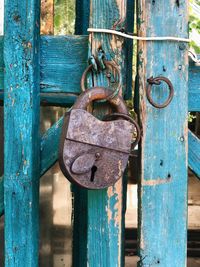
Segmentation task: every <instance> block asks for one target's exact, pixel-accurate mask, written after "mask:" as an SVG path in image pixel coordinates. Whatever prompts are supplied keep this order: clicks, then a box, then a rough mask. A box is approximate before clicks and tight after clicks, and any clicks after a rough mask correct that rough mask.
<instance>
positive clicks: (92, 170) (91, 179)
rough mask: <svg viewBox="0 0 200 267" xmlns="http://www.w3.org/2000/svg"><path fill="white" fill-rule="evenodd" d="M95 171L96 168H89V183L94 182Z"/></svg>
mask: <svg viewBox="0 0 200 267" xmlns="http://www.w3.org/2000/svg"><path fill="white" fill-rule="evenodd" d="M96 171H97V166H95V165H94V166H92V168H91V177H90V181H91V182H94V176H95V173H96Z"/></svg>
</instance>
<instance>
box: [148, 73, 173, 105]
mask: <svg viewBox="0 0 200 267" xmlns="http://www.w3.org/2000/svg"><path fill="white" fill-rule="evenodd" d="M160 81H164V82H165V83H166V84H167V85H168V87H169V96H168V98H167V100H166V101H165V102H164V103H163V104H157V103H155V102H154V100H153V98H152V97H151V90H152V85H153V84H155V85H159V84H160ZM147 82H148V83H149V85H148V87H147V90H146V95H147V99H148V101H149V103H150V104H151V105H152V106H154V107H155V108H160V109H161V108H165V107H167V106H168V105H169V103H170V102H171V101H172V99H173V96H174V88H173V85H172V83H171V81H170V80H169V79H168V78H166V77H162V76H161V77H156V78H153V77H151V78H149V79H147Z"/></svg>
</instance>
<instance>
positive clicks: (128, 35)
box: [87, 28, 190, 43]
mask: <svg viewBox="0 0 200 267" xmlns="http://www.w3.org/2000/svg"><path fill="white" fill-rule="evenodd" d="M87 31H88V32H90V33H92V32H94V33H109V34H114V35H118V36H121V37H125V38H128V39H132V40H140V41H177V42H185V43H189V42H190V39H188V38H179V37H172V36H164V37H140V36H134V35H130V34H127V33H124V32H120V31H116V30H110V29H95V28H88V29H87Z"/></svg>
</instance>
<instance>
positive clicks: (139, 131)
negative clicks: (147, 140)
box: [103, 113, 141, 154]
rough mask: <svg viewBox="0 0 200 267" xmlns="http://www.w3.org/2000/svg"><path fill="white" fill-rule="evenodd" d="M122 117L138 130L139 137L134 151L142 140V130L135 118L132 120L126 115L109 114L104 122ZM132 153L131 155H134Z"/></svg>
mask: <svg viewBox="0 0 200 267" xmlns="http://www.w3.org/2000/svg"><path fill="white" fill-rule="evenodd" d="M120 117H121V118H123V119H125V120H127V121H130V122H131V123H132V124H133V125H134V126H135V128H136V132H137V137H136V140H135V142H134V143H133V144H132V146H131V150H132V151H133V149H134V148H135V147H136V146H137V145H138V143H139V141H140V138H141V130H140V127H139V125H138V123H137V122H136V121H135V120H134V119H133V118H131V117H130V116H129V115H127V114H124V113H111V114H107V115H105V116H104V117H103V121H109V120H113V119H115V118H120ZM132 151H131V153H130V154H132Z"/></svg>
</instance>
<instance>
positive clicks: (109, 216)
mask: <svg viewBox="0 0 200 267" xmlns="http://www.w3.org/2000/svg"><path fill="white" fill-rule="evenodd" d="M126 6H127V1H125V0H122V1H115V0H107V1H100V0H92V1H91V5H90V7H91V8H90V27H91V28H93V27H94V28H107V29H111V28H113V26H117V28H123V27H124V26H125V23H126ZM123 45H124V39H123V38H118V37H116V36H113V35H106V34H92V35H91V36H90V46H89V51H90V53H92V54H94V55H95V54H96V53H97V51H98V48H100V47H102V49H103V50H104V51H105V53H106V58H107V59H108V60H112V61H114V62H115V64H118V65H119V67H120V69H121V74H122V77H123V89H125V88H126V84H125V80H126V79H125V76H126V70H125V69H126V64H125V62H124V58H125V47H124V46H123ZM106 84H107V83H106V82H105V76H103V75H97V76H96V77H94V85H106ZM121 93H122V92H121ZM104 111H105V107H104V108H103V109H101V108H100V107H99V108H98V109H97V110H96V111H95V114H96V115H97V114H98V115H99V116H101V114H103V113H104ZM122 185H123V179H121V180H120V181H118V182H117V183H116V184H115V186H113V187H110V188H108V189H107V190H100V191H98V190H94V191H88V202H87V203H88V220H87V255H86V257H87V266H89V267H100V266H101V267H107V266H109V267H120V266H123V257H122V255H123V253H122V251H123V249H122V238H123V236H122V235H123V231H122V226H123V216H124V214H122V212H123V199H122V195H123V186H122Z"/></svg>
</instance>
